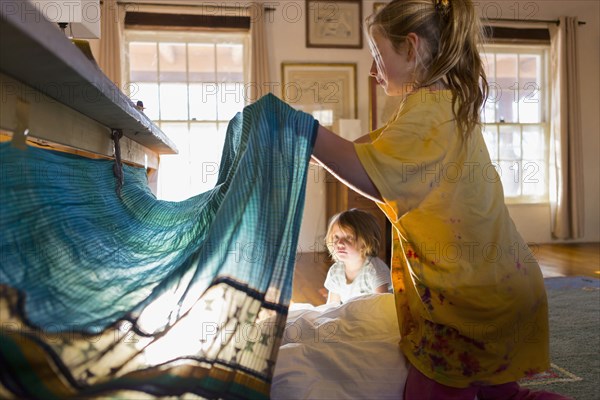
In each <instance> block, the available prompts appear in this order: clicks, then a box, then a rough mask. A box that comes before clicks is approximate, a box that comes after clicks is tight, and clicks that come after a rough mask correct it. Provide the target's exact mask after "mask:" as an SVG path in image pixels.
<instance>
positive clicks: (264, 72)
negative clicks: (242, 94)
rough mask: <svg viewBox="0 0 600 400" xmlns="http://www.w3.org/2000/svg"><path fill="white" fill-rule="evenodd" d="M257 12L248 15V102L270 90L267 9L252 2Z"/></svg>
mask: <svg viewBox="0 0 600 400" xmlns="http://www.w3.org/2000/svg"><path fill="white" fill-rule="evenodd" d="M253 9H254V10H259V12H257V13H253V15H250V32H251V36H252V38H251V42H252V52H251V55H250V57H251V64H250V65H251V66H250V84H249V85H248V86H247V87H248V88H249V91H248V93H247V95H246V98H247V99H248V100H249V102H250V103H252V102H254V101H256V100H258V99H259V98H260V97H261V96H264V95H265V94H267V93H269V92H271V90H270V89H271V78H270V71H269V51H268V50H269V49H268V46H267V35H266V26H265V25H266V24H265V21H266V20H267V16H266V13H267V11H266V10H265V8H264V7H263V5H262V4H260V3H254V7H253Z"/></svg>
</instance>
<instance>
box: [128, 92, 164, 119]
mask: <svg viewBox="0 0 600 400" xmlns="http://www.w3.org/2000/svg"><path fill="white" fill-rule="evenodd" d="M129 90H130V92H131V94H130V98H131V100H132V101H133V102H134V103H137V101H138V100H141V101H143V102H144V114H146V115H147V116H148V118H150V119H151V120H153V121H157V120H158V119H159V118H160V115H159V104H158V83H141V82H133V83H131V84H130V85H129Z"/></svg>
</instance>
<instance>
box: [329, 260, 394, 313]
mask: <svg viewBox="0 0 600 400" xmlns="http://www.w3.org/2000/svg"><path fill="white" fill-rule="evenodd" d="M385 284H387V285H388V291H389V292H391V291H392V278H391V272H390V269H389V268H388V266H387V265H386V263H385V262H383V261H382V260H381V259H380V258H378V257H368V258H367V260H366V261H365V264H364V265H363V266H362V267H361V268H360V271H359V272H358V275H357V276H356V278H354V280H353V281H352V282H351V283H348V282H347V280H346V269H345V267H344V263H343V262H341V261H338V262H336V263H335V264H333V265H332V266H331V267H330V268H329V272H327V278H325V288H326V289H327V290H329V291H330V292H332V293H337V294H338V295H339V296H340V299H341V301H342V303H345V302H347V301H348V300H349V299H351V298H353V297H356V296H361V295H364V294H371V293H375V289H376V288H378V287H380V286H382V285H385Z"/></svg>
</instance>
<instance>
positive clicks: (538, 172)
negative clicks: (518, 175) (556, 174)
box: [522, 160, 548, 200]
mask: <svg viewBox="0 0 600 400" xmlns="http://www.w3.org/2000/svg"><path fill="white" fill-rule="evenodd" d="M522 169H523V170H522V184H523V195H524V196H531V197H534V198H537V199H540V200H543V199H545V197H546V196H545V194H546V192H547V187H548V178H547V176H546V163H545V162H544V161H543V160H529V161H524V162H523V167H522Z"/></svg>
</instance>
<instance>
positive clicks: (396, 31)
mask: <svg viewBox="0 0 600 400" xmlns="http://www.w3.org/2000/svg"><path fill="white" fill-rule="evenodd" d="M365 23H366V28H367V29H366V31H367V32H368V34H369V35H371V32H372V29H377V30H378V32H379V33H381V34H383V35H384V36H385V37H386V38H387V39H388V40H389V41H390V42H391V43H392V45H393V46H394V48H395V49H396V50H399V49H400V46H402V45H403V43H404V42H405V40H406V37H407V35H408V34H409V33H411V32H414V33H415V34H417V36H419V38H421V40H422V41H423V42H424V43H423V45H422V46H419V47H420V48H418V49H414V50H415V51H416V54H417V62H418V63H419V64H420V65H421V67H422V69H421V74H420V75H417V77H416V82H415V84H416V87H417V88H418V87H427V86H430V85H432V84H434V83H435V82H437V81H440V80H441V81H442V82H444V83H445V84H446V85H447V86H448V87H449V88H450V90H451V91H452V93H453V100H452V102H453V109H454V116H455V118H456V122H457V124H458V127H459V129H460V130H461V131H462V132H464V133H465V135H468V134H469V133H470V132H471V131H472V130H473V129H474V128H475V126H477V125H480V124H481V114H480V112H481V108H482V107H483V104H484V102H485V100H486V98H487V95H488V90H489V89H488V83H487V79H486V76H485V71H484V68H483V62H482V60H481V57H480V55H479V50H478V44H479V42H480V41H481V40H482V31H481V24H480V22H479V18H478V17H477V15H476V13H475V9H474V7H473V3H472V2H471V0H394V1H392V2H391V3H388V4H387V5H386V6H385V7H384V8H383V9H381V10H380V11H379V12H378V13H376V14H373V15H371V16H369V17H368V18H367V19H366V21H365Z"/></svg>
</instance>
